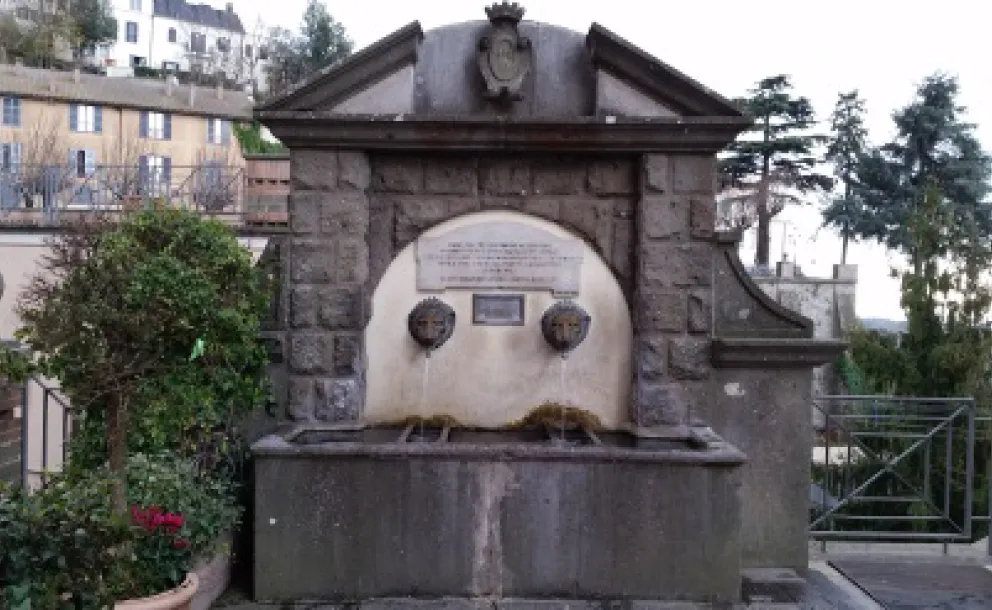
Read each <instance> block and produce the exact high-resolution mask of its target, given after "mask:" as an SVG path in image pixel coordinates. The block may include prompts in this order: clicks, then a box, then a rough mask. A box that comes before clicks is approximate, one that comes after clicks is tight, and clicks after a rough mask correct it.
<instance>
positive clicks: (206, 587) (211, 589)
mask: <svg viewBox="0 0 992 610" xmlns="http://www.w3.org/2000/svg"><path fill="white" fill-rule="evenodd" d="M231 540H232V538H231V535H230V534H226V535H224V536H221V537H220V540H219V545H218V546H219V548H220V550H219V551H218V552H217V554H216V555H214V556H213V557H212V558H210V559H209V560H208V559H201V560H200V561H198V562H197V563H196V565H194V566H193V573H194V574H196V576H197V578H198V579H199V583H200V584H199V588H197V590H196V595H194V596H193V599H191V600H190V605H189V608H190V610H207V609H208V608H210V606H211V605H213V603H214V602H215V601H216V600H217V598H218V597H220V596H221V594H222V593H224V591H226V590H227V587H228V585H230V584H231Z"/></svg>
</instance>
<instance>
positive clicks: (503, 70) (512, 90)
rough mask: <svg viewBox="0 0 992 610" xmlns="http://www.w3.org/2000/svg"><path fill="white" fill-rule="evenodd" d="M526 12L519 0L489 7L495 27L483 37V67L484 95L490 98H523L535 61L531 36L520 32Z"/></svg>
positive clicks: (480, 57)
mask: <svg viewBox="0 0 992 610" xmlns="http://www.w3.org/2000/svg"><path fill="white" fill-rule="evenodd" d="M524 12H525V11H524V9H523V8H522V7H521V6H519V5H518V4H517V3H516V2H514V3H512V4H511V3H509V2H503V3H500V4H494V5H492V6H491V7H489V8H487V9H486V15H487V16H488V17H489V22H490V23H492V26H493V28H492V32H490V34H489V35H487V36H483V37H482V38H481V39H480V40H479V70H480V71H481V72H482V78H483V79H485V82H486V90H485V92H484V93H483V97H485V98H486V99H487V100H496V101H502V102H508V101H514V102H515V101H518V100H521V99H523V94H522V93H521V88H522V87H523V84H524V79H525V78H526V77H527V75H528V74H529V73H530V71H531V65H532V63H533V53H532V49H531V42H530V39H528V38H526V37H524V36H521V35H520V33H519V32H518V31H517V23H519V21H520V20H521V19H523V16H524Z"/></svg>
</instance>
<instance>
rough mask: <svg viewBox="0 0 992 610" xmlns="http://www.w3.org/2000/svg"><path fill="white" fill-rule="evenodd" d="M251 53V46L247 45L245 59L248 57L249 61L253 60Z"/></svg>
mask: <svg viewBox="0 0 992 610" xmlns="http://www.w3.org/2000/svg"><path fill="white" fill-rule="evenodd" d="M251 52H252V48H251V45H250V44H246V45H245V57H247V58H248V59H251Z"/></svg>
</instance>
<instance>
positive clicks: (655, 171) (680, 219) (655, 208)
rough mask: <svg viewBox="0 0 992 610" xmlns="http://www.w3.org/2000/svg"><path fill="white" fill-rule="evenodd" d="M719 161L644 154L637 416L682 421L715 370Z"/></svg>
mask: <svg viewBox="0 0 992 610" xmlns="http://www.w3.org/2000/svg"><path fill="white" fill-rule="evenodd" d="M714 163H715V159H714V157H713V156H712V155H705V156H691V155H644V157H643V159H642V167H641V168H640V169H641V172H640V174H641V176H640V179H641V188H640V189H639V191H640V195H639V197H638V199H637V202H636V215H637V219H638V222H637V227H638V228H637V235H636V248H635V259H636V261H637V266H636V271H635V273H634V278H635V283H634V296H633V298H634V308H633V310H634V312H635V317H634V333H635V346H634V350H635V353H634V367H635V368H634V377H635V378H634V405H633V414H634V420H635V422H636V423H637V424H639V425H641V426H657V425H681V424H685V423H689V422H690V421H691V420H692V414H691V412H690V411H691V405H692V404H693V403H695V402H698V401H700V400H704V399H705V398H704V397H705V396H706V387H707V386H706V383H707V379H709V377H710V375H711V366H710V340H709V338H710V331H711V329H712V297H711V294H712V289H711V286H712V275H713V250H712V243H711V242H712V239H713V229H714V213H715V203H714V201H715V200H714V187H715V184H714V176H715V166H714Z"/></svg>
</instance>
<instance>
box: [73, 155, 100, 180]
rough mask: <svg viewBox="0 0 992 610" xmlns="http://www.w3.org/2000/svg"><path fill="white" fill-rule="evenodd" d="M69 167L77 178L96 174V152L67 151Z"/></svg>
mask: <svg viewBox="0 0 992 610" xmlns="http://www.w3.org/2000/svg"><path fill="white" fill-rule="evenodd" d="M69 167H70V168H71V169H72V173H73V175H75V176H76V177H77V178H85V177H87V176H92V175H93V174H95V173H96V152H95V151H93V150H90V149H82V148H81V149H73V150H70V151H69Z"/></svg>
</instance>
